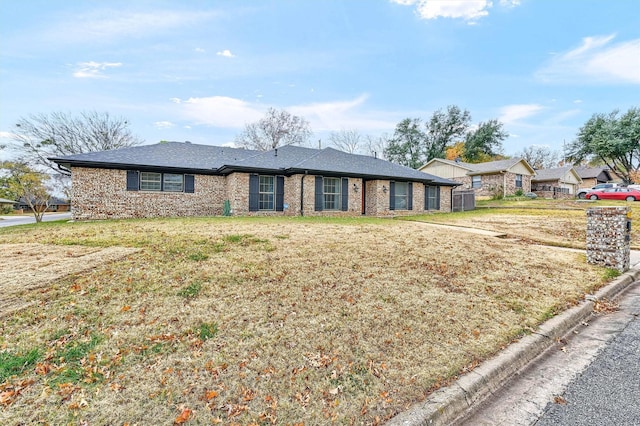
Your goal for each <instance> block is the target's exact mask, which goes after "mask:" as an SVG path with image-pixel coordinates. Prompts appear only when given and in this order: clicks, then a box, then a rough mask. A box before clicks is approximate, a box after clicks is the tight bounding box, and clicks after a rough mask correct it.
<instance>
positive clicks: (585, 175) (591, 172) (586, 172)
mask: <svg viewBox="0 0 640 426" xmlns="http://www.w3.org/2000/svg"><path fill="white" fill-rule="evenodd" d="M574 168H575V169H576V172H578V175H579V176H580V177H581V178H582V179H594V178H598V177H600V174H601V173H604V174H605V177H606V178H607V180H611V175H610V174H609V170H608V169H606V168H604V167H584V166H577V167H574Z"/></svg>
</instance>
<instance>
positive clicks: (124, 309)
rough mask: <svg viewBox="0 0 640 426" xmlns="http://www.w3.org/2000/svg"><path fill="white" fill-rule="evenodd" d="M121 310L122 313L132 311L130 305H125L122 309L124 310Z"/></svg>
mask: <svg viewBox="0 0 640 426" xmlns="http://www.w3.org/2000/svg"><path fill="white" fill-rule="evenodd" d="M120 310H121V311H122V312H127V311H130V310H131V306H129V305H124V306H123V307H122V309H120Z"/></svg>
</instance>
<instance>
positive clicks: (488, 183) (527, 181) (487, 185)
mask: <svg viewBox="0 0 640 426" xmlns="http://www.w3.org/2000/svg"><path fill="white" fill-rule="evenodd" d="M451 180H454V181H456V182H458V183H461V184H462V185H460V186H459V187H457V189H458V190H463V189H473V190H474V191H476V195H477V196H480V197H492V196H494V195H497V194H500V195H502V194H503V191H504V189H503V187H504V186H505V184H506V191H504V193H506V195H515V193H516V192H517V191H518V189H522V192H523V193H525V194H526V193H527V192H531V176H529V175H522V188H516V174H515V173H511V172H506V173H505V174H491V175H482V178H481V184H482V186H481V187H480V188H472V187H471V185H472V179H471V176H462V177H457V178H452V179H451Z"/></svg>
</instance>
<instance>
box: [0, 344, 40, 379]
mask: <svg viewBox="0 0 640 426" xmlns="http://www.w3.org/2000/svg"><path fill="white" fill-rule="evenodd" d="M41 357H42V352H41V351H40V349H37V348H36V349H32V350H30V351H29V352H26V353H13V352H0V383H3V382H4V381H5V380H6V379H8V378H10V377H12V376H19V375H21V374H22V373H24V372H25V371H26V370H29V369H30V368H32V367H33V366H34V365H35V364H36V363H37V362H38V361H39V360H40V358H41Z"/></svg>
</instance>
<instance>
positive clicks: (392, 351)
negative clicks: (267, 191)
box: [0, 218, 604, 425]
mask: <svg viewBox="0 0 640 426" xmlns="http://www.w3.org/2000/svg"><path fill="white" fill-rule="evenodd" d="M35 243H39V244H46V246H43V247H41V246H33V245H27V246H25V244H35ZM0 244H1V246H0V247H1V248H2V253H3V265H2V267H1V268H0V278H1V279H0V282H7V281H11V282H12V283H16V282H24V281H23V280H28V275H29V274H31V273H32V272H31V271H34V270H36V271H37V270H39V269H44V270H45V271H46V270H51V269H52V268H54V267H57V268H58V269H59V270H60V274H59V276H62V275H64V277H62V278H58V279H55V278H54V277H48V278H44V277H42V278H38V279H36V282H37V286H36V287H37V291H35V290H31V291H30V290H29V289H28V288H27V289H25V290H24V291H25V292H23V293H20V294H21V295H22V297H26V295H28V297H29V298H28V300H26V299H25V300H26V302H27V303H30V304H29V305H28V306H26V307H24V308H23V309H21V310H19V311H16V312H13V313H11V314H9V315H6V316H4V317H2V316H1V315H0V331H1V333H0V336H1V337H0V383H2V382H4V383H2V384H1V385H0V406H1V411H0V423H2V424H19V423H20V422H23V423H27V424H31V423H49V424H66V423H73V424H83V422H86V423H87V424H125V423H128V424H172V423H173V422H176V423H187V424H212V423H214V424H215V423H221V424H234V423H235V424H265V425H266V424H306V425H313V424H327V423H336V424H378V423H381V422H383V421H384V420H386V419H389V418H391V417H393V416H394V415H395V414H397V413H398V412H400V411H403V410H406V409H407V408H408V407H410V406H411V405H412V404H413V403H415V402H417V401H419V400H422V399H424V398H425V396H426V395H427V394H428V393H429V392H430V391H432V390H434V389H435V388H437V387H438V386H441V385H443V384H445V383H447V382H448V381H449V380H451V379H452V378H454V377H455V376H456V375H458V374H460V373H462V372H464V371H468V370H469V369H472V368H473V367H474V366H475V365H477V363H478V362H480V361H481V360H483V359H485V358H486V357H488V356H490V355H491V354H493V353H495V352H497V351H499V350H500V349H501V348H503V347H504V346H505V345H507V344H508V343H509V342H511V341H513V340H514V339H517V338H518V337H519V336H522V335H523V333H527V332H528V331H529V330H531V329H532V328H534V327H536V325H538V324H539V323H540V322H542V321H544V320H545V319H547V318H548V317H549V316H551V315H553V314H554V313H555V312H557V311H558V310H562V309H564V308H566V307H567V306H570V305H573V304H575V303H576V302H577V301H578V300H580V299H581V298H582V297H583V295H584V294H585V293H586V292H591V291H593V290H594V289H595V288H597V287H599V286H601V285H602V284H603V282H604V279H603V270H602V269H600V268H596V267H593V266H588V265H586V264H585V259H584V256H583V255H579V254H576V253H573V252H568V251H562V250H556V249H550V248H545V247H541V246H538V245H534V244H532V243H531V242H529V241H504V240H500V239H496V238H491V237H484V236H478V235H472V234H466V233H452V232H451V231H450V230H440V229H434V228H433V227H429V226H425V225H424V224H422V223H416V222H405V221H391V220H372V219H335V220H329V219H307V218H297V219H284V218H277V219H257V218H253V219H252V218H209V219H205V218H203V219H165V220H134V221H109V222H98V223H73V224H65V225H59V224H56V225H53V224H52V225H48V224H42V225H40V226H33V227H30V228H15V229H11V228H6V229H3V230H1V231H0ZM26 247H28V248H29V250H27V249H26ZM34 247H35V248H36V251H38V250H39V248H40V247H41V248H42V253H47V254H49V255H52V256H57V258H56V261H55V262H53V263H50V264H48V265H46V266H45V267H44V268H40V265H43V266H44V265H45V264H46V263H47V262H49V260H48V259H49V257H48V256H44V257H43V258H41V259H39V260H38V261H37V262H35V263H33V262H32V263H30V265H33V268H32V267H26V265H27V264H28V262H31V260H33V258H34V256H39V254H37V255H34V254H33V252H32V251H31V248H34ZM123 249H137V251H134V252H126V251H122V250H123ZM103 250H107V251H106V252H105V251H103ZM110 250H113V251H110ZM5 253H11V255H10V256H8V257H5ZM106 253H113V256H111V257H105V258H104V262H103V263H97V264H94V263H92V262H89V261H87V262H84V261H80V266H81V268H80V269H76V268H74V267H72V266H63V265H65V264H63V263H59V262H65V261H69V260H73V259H82V258H87V259H88V258H89V257H91V256H102V255H104V254H106ZM122 255H124V257H120V256H122ZM69 265H70V264H69ZM18 268H20V270H21V271H22V272H17V271H18V270H19V269H18ZM67 268H68V269H67ZM65 269H67V271H66V272H65V271H64V270H65ZM8 271H9V272H8ZM37 273H40V272H37ZM8 274H12V275H11V276H9V275H8ZM6 278H9V280H7V279H6ZM5 285H6V284H5ZM12 288H13V287H12ZM12 291H14V292H15V291H17V290H12Z"/></svg>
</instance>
